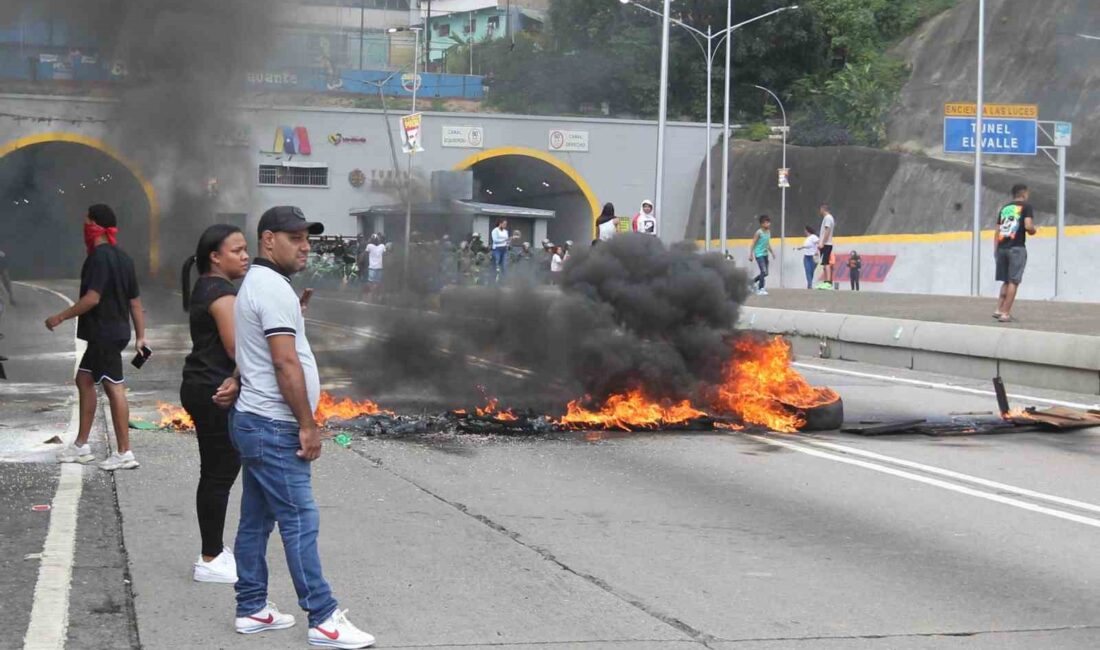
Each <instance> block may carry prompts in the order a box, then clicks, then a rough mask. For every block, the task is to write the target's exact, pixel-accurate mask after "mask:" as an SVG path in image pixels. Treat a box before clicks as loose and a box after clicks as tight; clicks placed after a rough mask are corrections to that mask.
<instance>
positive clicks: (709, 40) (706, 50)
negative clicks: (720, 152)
mask: <svg viewBox="0 0 1100 650" xmlns="http://www.w3.org/2000/svg"><path fill="white" fill-rule="evenodd" d="M619 3H620V4H624V5H634V6H635V7H637V8H638V9H641V10H642V11H645V12H647V13H650V14H653V15H654V16H657V17H659V18H661V19H662V20H663V19H664V14H662V13H661V12H659V11H654V10H653V9H650V8H649V7H647V6H645V5H643V4H639V3H637V2H635V1H634V0H619ZM732 5H733V1H732V0H729V5H728V6H727V9H728V11H727V14H728V15H727V17H726V23H727V26H726V28H725V29H723V30H721V31H718V32H715V31H713V29H712V28H711V27H710V25H708V26H707V31H705V32H704V31H702V30H700V29H698V28H696V27H693V26H691V25H689V24H687V23H685V22H683V21H682V20H677V19H676V18H671V17H670V19H669V21H670V22H671V23H672V24H673V25H676V26H677V27H682V28H683V29H686V30H687V31H688V32H689V33H690V34H691V36H692V38H693V39H695V43H696V45H698V46H699V48H700V49H701V50H703V56H704V57H705V58H706V62H707V142H706V147H707V150H706V161H707V163H706V168H707V169H706V215H707V218H706V242H705V244H704V247H705V249H706V250H708V251H709V250H710V241H711V238H712V233H711V219H712V212H713V210H712V206H711V204H712V199H711V189H710V185H711V148H712V144H711V136H710V133H711V124H712V121H713V120H712V115H713V111H712V110H711V101H712V97H711V96H712V94H713V93H712V92H711V90H712V85H713V82H712V78H713V73H714V57H715V56H717V54H718V48H720V47H721V46H722V41H723V40H727V43H726V49H727V51H726V54H727V61H726V104H725V108H726V110H725V113H726V114H725V120H724V124H725V133H726V135H725V137H723V142H726V151H727V153H726V154H725V157H724V158H723V169H724V173H723V175H722V196H723V203H722V214H723V215H724V214H725V213H726V210H727V208H728V205H727V204H726V198H725V197H727V196H728V183H729V160H728V157H729V154H728V151H729V144H728V141H729V132H730V118H729V82H730V66H729V60H728V58H729V56H728V55H729V42H728V39H727V36H729V34H730V33H732V32H733V31H734V30H736V29H739V28H741V27H744V26H745V25H748V24H749V23H754V22H756V21H758V20H762V19H764V18H767V17H769V16H773V15H775V14H778V13H782V12H784V11H788V10H791V9H798V5H794V6H790V7H780V8H779V9H773V10H772V11H769V12H767V13H764V14H761V15H759V16H756V17H755V18H750V19H749V20H746V21H743V22H740V23H737V24H736V25H732V24H730V23H731V22H732ZM665 45H667V34H666V35H665V36H664V37H663V38H662V48H664V46H665ZM666 56H667V51H666V52H665V54H664V55H663V57H666ZM664 63H667V61H662V64H664ZM662 91H663V92H667V88H666V87H665V84H662ZM667 110H668V109H667V105H664V107H663V110H662V111H661V118H667ZM665 122H666V120H665V119H660V120H658V125H657V128H658V129H659V134H658V159H657V190H656V195H657V197H658V199H657V202H656V205H654V206H653V207H654V209H655V210H656V212H657V214H662V213H661V204H660V203H661V202H660V196H661V188H663V187H664V160H663V158H664V156H663V148H662V146H661V144H662V141H663V135H664V128H665V127H664V124H665ZM661 221H663V220H658V222H657V223H658V224H660V223H661ZM725 222H726V220H725V218H723V219H722V228H721V232H722V247H721V248H722V252H725V250H726V244H725V240H726V237H725Z"/></svg>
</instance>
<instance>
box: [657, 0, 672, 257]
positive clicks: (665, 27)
mask: <svg viewBox="0 0 1100 650" xmlns="http://www.w3.org/2000/svg"><path fill="white" fill-rule="evenodd" d="M671 29H672V0H665V9H664V13H663V14H662V15H661V92H660V102H659V104H660V108H659V113H658V117H657V189H656V193H655V195H654V205H653V209H654V211H655V212H656V213H657V236H658V237H660V236H661V224H662V223H663V222H664V214H665V213H664V211H663V210H664V205H663V203H662V201H663V200H664V190H665V129H666V127H667V126H668V50H669V32H670V31H671Z"/></svg>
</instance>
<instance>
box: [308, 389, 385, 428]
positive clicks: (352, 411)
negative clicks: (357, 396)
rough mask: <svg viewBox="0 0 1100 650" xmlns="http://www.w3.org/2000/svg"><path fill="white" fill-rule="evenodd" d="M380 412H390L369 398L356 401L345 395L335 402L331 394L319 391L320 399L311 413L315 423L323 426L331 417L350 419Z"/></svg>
mask: <svg viewBox="0 0 1100 650" xmlns="http://www.w3.org/2000/svg"><path fill="white" fill-rule="evenodd" d="M382 413H387V414H388V413H390V412H389V411H383V410H382V409H381V408H379V407H378V405H377V404H375V403H374V402H372V401H370V400H369V399H365V400H363V401H361V402H356V401H355V400H353V399H351V398H350V397H345V398H344V399H342V400H340V401H339V402H337V401H336V398H335V397H333V396H332V395H331V394H329V393H328V392H325V391H321V399H320V400H319V401H318V402H317V411H316V412H315V413H314V414H313V419H314V420H316V421H317V424H319V425H321V426H324V425H325V423H326V422H328V421H329V420H330V419H332V418H338V419H341V420H351V419H352V418H356V417H359V416H360V415H380V414H382Z"/></svg>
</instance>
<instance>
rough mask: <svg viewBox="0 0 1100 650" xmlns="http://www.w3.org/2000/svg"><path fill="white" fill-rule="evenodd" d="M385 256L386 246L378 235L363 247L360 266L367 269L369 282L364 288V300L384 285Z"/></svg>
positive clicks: (372, 237) (364, 284)
mask: <svg viewBox="0 0 1100 650" xmlns="http://www.w3.org/2000/svg"><path fill="white" fill-rule="evenodd" d="M385 256H386V245H385V244H383V243H382V238H381V237H379V236H378V234H377V233H375V234H373V235H371V236H370V242H368V243H367V245H366V246H365V247H363V255H362V256H361V258H360V259H359V264H365V265H366V267H367V276H366V277H367V281H366V282H365V283H363V287H362V289H363V293H362V297H363V298H364V299H365V298H367V297H369V296H370V293H371V290H372V289H374V288H375V287H376V286H377V285H379V284H382V266H383V264H382V262H383V258H384V257H385Z"/></svg>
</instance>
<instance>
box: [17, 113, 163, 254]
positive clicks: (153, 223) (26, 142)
mask: <svg viewBox="0 0 1100 650" xmlns="http://www.w3.org/2000/svg"><path fill="white" fill-rule="evenodd" d="M47 142H69V143H72V144H82V145H84V146H85V147H91V148H92V149H95V150H96V151H99V152H101V153H104V154H106V155H108V156H110V157H111V158H114V159H115V160H117V161H118V162H119V163H120V164H121V165H122V166H123V167H125V168H126V169H127V170H129V172H130V173H131V174H133V175H134V178H136V179H137V181H138V183H140V184H141V189H142V191H143V192H145V199H146V200H147V201H148V202H149V272H150V273H151V274H153V275H155V274H156V273H157V272H158V271H159V270H160V206H159V204H158V203H157V194H156V190H154V189H153V184H152V183H150V182H149V180H148V179H147V178H146V177H145V175H144V174H142V173H141V170H140V169H139V168H138V166H137V165H136V164H134V163H133V162H132V161H131V160H129V159H128V158H127V157H126V156H124V155H122V154H120V153H119V152H118V151H116V150H115V149H114V148H112V147H111V146H110V145H108V144H107V143H106V142H103V141H102V140H100V139H98V138H93V137H91V136H87V135H82V134H79V133H68V132H64V131H51V132H47V133H36V134H34V135H28V136H24V137H22V138H18V139H15V140H12V141H11V142H8V143H7V144H5V145H3V146H0V158H3V157H5V156H7V155H8V154H10V153H12V152H14V151H18V150H20V149H23V148H26V147H30V146H34V145H36V144H45V143H47Z"/></svg>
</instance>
